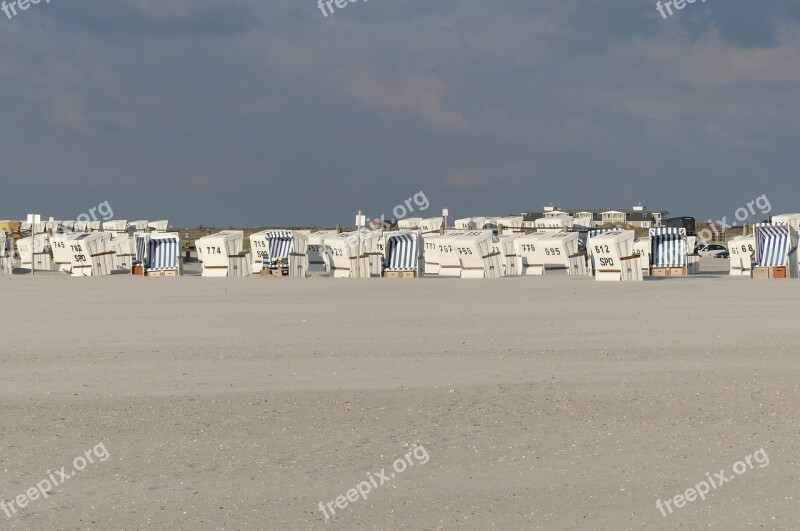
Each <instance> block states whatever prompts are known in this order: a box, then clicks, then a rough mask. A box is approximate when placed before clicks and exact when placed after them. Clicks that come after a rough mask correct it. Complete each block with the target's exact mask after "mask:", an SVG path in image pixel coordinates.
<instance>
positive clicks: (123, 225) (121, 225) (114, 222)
mask: <svg viewBox="0 0 800 531" xmlns="http://www.w3.org/2000/svg"><path fill="white" fill-rule="evenodd" d="M101 227H102V229H103V231H105V232H123V233H127V232H128V220H126V219H110V220H108V221H103V222H102V225H101Z"/></svg>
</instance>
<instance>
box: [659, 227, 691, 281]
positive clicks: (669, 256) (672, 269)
mask: <svg viewBox="0 0 800 531" xmlns="http://www.w3.org/2000/svg"><path fill="white" fill-rule="evenodd" d="M688 256H689V253H688V241H687V238H686V229H685V228H683V227H656V228H652V229H650V275H651V276H658V277H669V276H686V275H688V274H689V273H691V272H694V271H693V270H692V269H690V268H689V267H688V263H689V259H688Z"/></svg>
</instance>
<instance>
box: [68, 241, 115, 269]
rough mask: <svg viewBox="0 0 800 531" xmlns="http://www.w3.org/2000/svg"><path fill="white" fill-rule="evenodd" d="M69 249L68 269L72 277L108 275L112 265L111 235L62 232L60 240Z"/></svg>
mask: <svg viewBox="0 0 800 531" xmlns="http://www.w3.org/2000/svg"><path fill="white" fill-rule="evenodd" d="M60 241H61V242H62V243H63V244H64V248H66V249H67V250H68V251H69V262H70V263H69V266H67V268H68V270H69V271H71V272H72V276H73V277H93V276H94V277H96V276H105V275H110V274H111V271H112V269H113V267H114V253H113V251H112V250H111V248H110V247H111V245H110V244H111V235H110V234H108V233H104V232H91V233H74V234H64V235H63V239H61V240H60Z"/></svg>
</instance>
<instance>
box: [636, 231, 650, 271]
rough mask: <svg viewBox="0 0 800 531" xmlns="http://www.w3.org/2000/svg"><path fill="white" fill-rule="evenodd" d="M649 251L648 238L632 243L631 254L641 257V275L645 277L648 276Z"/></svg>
mask: <svg viewBox="0 0 800 531" xmlns="http://www.w3.org/2000/svg"><path fill="white" fill-rule="evenodd" d="M650 251H651V243H650V238H639V239H638V240H636V241H635V242H633V254H638V255H639V256H641V257H642V260H641V266H642V275H643V276H645V277H647V276H650Z"/></svg>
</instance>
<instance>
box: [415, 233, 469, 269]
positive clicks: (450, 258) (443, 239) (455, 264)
mask: <svg viewBox="0 0 800 531" xmlns="http://www.w3.org/2000/svg"><path fill="white" fill-rule="evenodd" d="M468 232H469V231H461V230H454V231H451V232H448V233H447V234H443V235H440V236H429V237H428V239H427V240H426V246H427V248H426V249H425V259H426V261H425V271H426V272H427V273H432V272H433V271H435V273H434V274H436V275H439V276H440V277H461V260H460V259H459V257H458V253H457V251H456V238H458V237H460V236H463V235H465V234H467V233H468Z"/></svg>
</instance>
